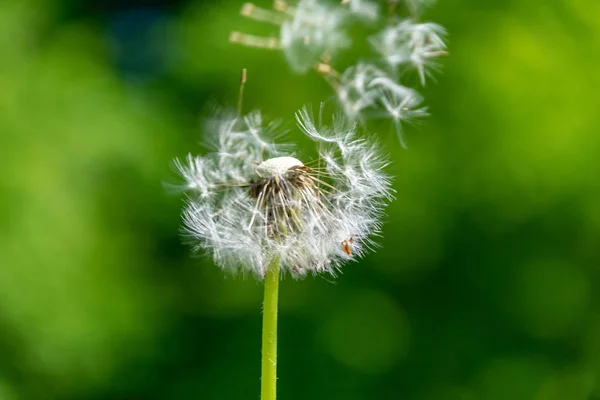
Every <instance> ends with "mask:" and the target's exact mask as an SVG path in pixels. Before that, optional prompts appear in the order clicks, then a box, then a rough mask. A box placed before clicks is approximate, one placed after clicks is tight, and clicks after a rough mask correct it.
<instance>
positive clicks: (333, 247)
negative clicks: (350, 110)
mask: <svg viewBox="0 0 600 400" xmlns="http://www.w3.org/2000/svg"><path fill="white" fill-rule="evenodd" d="M297 120H298V126H299V128H300V130H301V131H302V132H303V133H304V134H305V135H307V136H308V137H309V138H310V139H312V140H313V141H314V142H315V143H316V144H318V154H319V158H318V159H317V160H315V161H313V162H312V163H306V164H305V163H303V162H302V161H301V160H300V159H299V158H296V156H295V155H293V154H291V153H289V151H288V150H287V149H286V147H285V146H284V147H281V146H278V145H276V144H275V143H274V142H273V141H272V140H270V139H269V135H272V134H273V133H274V132H269V131H270V130H272V129H270V128H269V125H268V124H267V125H266V127H265V125H264V123H263V121H262V118H261V117H260V114H259V113H257V112H255V113H252V114H250V115H247V116H244V117H235V116H234V115H233V114H232V115H227V114H223V115H221V116H219V118H218V121H216V123H215V121H213V124H211V126H212V127H216V128H217V129H215V130H214V131H213V132H214V134H215V135H217V137H216V138H215V144H216V151H215V152H212V153H209V154H207V155H204V156H192V155H188V156H187V157H186V159H185V161H176V162H175V165H176V167H177V169H178V170H179V171H180V173H181V175H182V176H183V178H184V179H185V182H186V188H187V189H188V191H189V193H190V197H189V200H188V202H187V206H186V209H185V211H184V214H183V215H184V216H183V219H184V224H185V229H186V232H187V234H188V235H189V236H190V239H191V240H192V241H193V242H194V243H195V245H196V247H197V249H198V250H201V249H204V250H207V251H208V252H210V253H212V255H213V257H214V260H215V262H216V264H218V265H219V266H220V267H221V268H223V269H225V270H229V271H232V272H241V273H244V274H251V275H253V276H255V277H256V278H257V279H263V278H264V276H265V274H266V272H267V271H266V268H267V265H269V263H270V262H271V261H272V260H273V259H275V258H276V257H277V258H278V259H279V260H280V263H281V270H282V272H283V273H290V274H291V275H292V276H294V277H303V276H305V275H306V274H308V273H323V272H325V273H330V274H334V273H335V272H336V270H337V269H338V268H339V267H340V266H341V265H342V263H344V262H346V261H348V260H351V259H354V258H356V257H360V256H362V255H363V254H364V253H365V252H366V250H367V249H369V248H370V247H372V245H373V241H372V236H373V235H374V234H377V233H378V231H379V229H380V226H381V217H382V210H383V207H384V206H385V204H386V203H387V201H388V200H390V199H391V197H392V189H391V187H390V179H389V177H388V176H387V175H386V174H385V173H384V172H383V168H384V167H385V166H386V164H387V161H386V159H385V157H383V156H382V154H381V152H380V150H379V149H378V147H377V145H376V144H374V143H372V142H370V141H369V140H367V139H361V138H358V137H357V135H356V125H355V124H353V123H351V122H348V121H347V120H345V119H343V118H334V121H333V123H332V125H331V126H320V125H318V124H316V123H315V122H314V120H313V118H312V116H311V114H310V112H309V111H308V110H307V109H304V110H302V111H300V112H298V114H297ZM259 122H260V124H259Z"/></svg>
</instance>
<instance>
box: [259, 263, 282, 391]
mask: <svg viewBox="0 0 600 400" xmlns="http://www.w3.org/2000/svg"><path fill="white" fill-rule="evenodd" d="M279 259H280V257H279V256H275V257H274V258H273V261H271V263H270V264H269V266H268V267H267V276H266V277H265V293H264V302H263V331H262V361H261V374H262V378H261V387H260V398H261V400H275V399H276V397H277V301H278V298H279Z"/></svg>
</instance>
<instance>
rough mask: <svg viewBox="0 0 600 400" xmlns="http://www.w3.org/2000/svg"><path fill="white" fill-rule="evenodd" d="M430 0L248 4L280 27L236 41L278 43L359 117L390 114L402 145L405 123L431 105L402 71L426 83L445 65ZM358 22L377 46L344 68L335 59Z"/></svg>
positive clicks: (252, 12) (247, 10)
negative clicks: (426, 16) (426, 15)
mask: <svg viewBox="0 0 600 400" xmlns="http://www.w3.org/2000/svg"><path fill="white" fill-rule="evenodd" d="M428 3H430V2H428V1H424V0H405V1H404V2H400V1H398V0H389V1H380V2H375V1H368V0H343V1H341V2H338V3H335V2H327V1H324V0H300V1H298V2H297V3H296V4H290V3H288V2H286V1H282V0H278V1H275V2H274V4H273V9H272V10H269V9H264V8H260V7H257V6H256V5H254V4H252V3H246V4H244V6H243V7H242V15H244V16H246V17H248V18H252V19H255V20H259V21H264V22H270V23H272V24H273V25H275V26H276V27H277V30H276V31H275V32H274V34H273V35H272V36H268V37H258V36H254V35H250V34H245V33H241V32H232V34H231V36H230V40H231V41H232V42H236V43H240V44H243V45H247V46H254V47H262V48H268V49H276V50H280V51H282V52H283V54H284V55H285V58H286V60H287V61H288V65H289V66H290V68H291V69H292V70H293V71H294V72H296V73H299V74H304V73H307V72H308V71H310V70H315V71H317V72H318V73H320V74H321V75H322V76H323V77H324V78H325V80H326V81H327V82H328V83H329V84H330V85H331V87H332V88H333V89H334V92H335V98H336V99H337V102H338V103H339V104H340V105H341V108H342V109H343V110H344V112H345V113H346V116H347V117H348V118H350V119H352V120H354V121H358V122H360V123H364V122H365V121H366V119H369V118H386V119H390V120H391V121H393V124H394V127H395V129H396V132H397V133H398V136H399V138H400V141H401V143H402V145H403V146H404V141H403V138H402V124H403V123H406V122H411V121H414V120H415V119H418V118H420V117H423V116H426V115H427V108H426V107H425V106H423V105H422V104H423V97H422V96H421V95H420V94H419V92H418V91H417V90H416V89H415V88H414V87H411V85H409V84H407V83H406V82H403V81H401V77H402V78H403V79H406V81H407V82H409V81H410V76H411V72H414V74H412V75H416V76H417V77H418V79H417V81H418V84H420V85H422V86H424V85H425V84H426V81H427V79H428V78H429V77H431V76H432V73H433V72H435V71H436V70H437V69H438V67H439V65H438V62H437V59H438V58H439V57H441V56H444V55H446V54H447V52H446V44H445V36H446V31H445V29H444V28H443V27H442V26H440V25H438V24H435V23H432V22H420V19H421V17H422V13H423V11H424V10H425V9H426V6H427V5H428ZM356 24H363V25H364V26H365V28H366V29H368V30H370V31H372V35H370V36H369V37H367V38H366V41H367V42H368V43H369V44H370V46H371V49H372V53H371V54H369V55H367V56H366V57H360V59H358V60H357V61H356V63H355V64H354V65H346V66H342V67H343V68H342V69H341V70H340V71H342V72H338V68H339V66H337V65H335V60H336V59H337V56H338V55H339V54H340V53H341V52H343V51H345V50H349V49H350V48H351V47H352V45H353V41H352V38H351V35H350V31H351V30H352V28H353V27H354V26H356ZM407 77H408V78H407ZM412 86H416V85H412Z"/></svg>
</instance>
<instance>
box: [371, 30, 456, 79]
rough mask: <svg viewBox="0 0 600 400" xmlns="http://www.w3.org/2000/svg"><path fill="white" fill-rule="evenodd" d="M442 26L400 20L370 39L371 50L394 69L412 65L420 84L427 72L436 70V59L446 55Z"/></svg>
mask: <svg viewBox="0 0 600 400" xmlns="http://www.w3.org/2000/svg"><path fill="white" fill-rule="evenodd" d="M445 36H446V30H445V29H444V27H443V26H441V25H438V24H435V23H432V22H426V23H415V22H413V21H411V20H408V19H407V20H403V21H400V22H399V23H397V24H395V25H392V26H389V27H387V28H385V29H384V30H383V31H381V32H379V33H378V34H377V35H375V36H372V37H371V38H370V42H371V44H372V46H373V48H374V49H375V50H376V51H377V52H378V53H379V54H381V55H382V56H383V58H384V60H385V61H386V62H387V63H388V64H389V65H390V66H391V67H393V68H397V67H399V66H412V67H413V68H415V69H416V70H417V72H418V74H419V78H420V80H421V84H422V85H425V78H426V76H427V75H429V74H430V70H432V69H434V70H435V69H436V68H437V62H436V58H438V57H440V56H443V55H445V54H446V44H445V41H444V38H445Z"/></svg>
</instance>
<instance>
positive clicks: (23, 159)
mask: <svg viewBox="0 0 600 400" xmlns="http://www.w3.org/2000/svg"><path fill="white" fill-rule="evenodd" d="M147 3H148V4H142V3H141V2H131V5H130V6H128V8H126V7H125V6H123V4H121V3H119V2H98V4H96V3H95V2H86V1H76V0H70V1H59V0H3V1H2V2H0V170H1V172H2V173H1V175H0V399H1V400H21V399H25V400H30V399H31V400H37V399H59V400H75V399H77V400H92V399H174V400H178V399H219V400H222V399H257V398H258V397H259V385H260V382H259V372H260V366H259V361H260V347H259V345H260V326H261V314H260V313H261V289H262V288H261V285H260V284H258V283H256V282H254V281H252V280H248V279H246V280H244V279H241V278H233V277H229V276H224V275H223V273H222V272H221V271H220V270H219V269H218V268H216V267H215V266H214V265H213V263H212V261H211V260H210V258H209V257H205V256H203V255H200V256H194V255H193V254H191V251H190V249H189V248H187V247H186V246H184V245H182V244H180V236H179V226H180V216H179V213H180V209H181V206H182V200H181V196H180V194H178V193H176V192H173V191H172V190H169V189H168V185H167V187H165V183H169V182H176V174H175V173H174V171H173V169H172V166H171V160H172V159H173V158H174V157H178V156H184V155H185V154H187V152H192V153H198V152H202V151H203V148H202V147H201V146H200V145H199V144H198V142H200V141H201V140H202V130H201V124H200V121H201V115H202V113H203V112H204V111H205V110H206V109H207V106H206V104H209V103H210V102H211V101H216V102H219V103H225V104H234V103H235V99H236V96H237V85H238V79H239V71H240V69H241V68H242V67H246V68H248V73H249V82H248V85H247V88H246V97H245V105H246V107H247V108H248V109H250V108H258V107H260V108H261V109H262V110H263V111H264V112H265V113H266V114H268V115H270V116H273V117H276V118H282V119H284V120H285V121H287V122H288V127H289V128H290V130H291V133H290V137H291V138H294V137H295V136H296V135H297V134H298V133H297V132H295V131H294V129H295V128H294V123H293V113H294V111H295V110H297V109H298V108H299V107H301V106H302V105H303V104H305V103H312V104H314V105H316V104H317V103H318V101H320V100H321V99H326V98H328V97H329V96H331V93H330V92H329V89H328V87H327V86H326V85H325V84H324V83H323V81H322V80H321V79H319V77H318V76H315V75H306V76H296V75H293V74H291V73H290V72H289V69H288V68H287V66H286V65H285V61H284V60H283V58H282V56H281V55H280V54H278V53H271V52H268V51H261V50H254V49H248V48H243V47H239V46H235V45H232V44H229V43H228V42H227V37H228V34H229V32H230V31H231V30H242V31H245V32H252V33H265V32H267V33H268V32H269V31H270V29H271V28H269V27H265V26H263V25H261V24H257V23H255V22H252V21H247V20H244V19H242V18H241V17H240V16H239V14H238V11H239V7H240V2H238V1H227V2H199V1H184V2H178V3H177V4H175V3H173V4H170V5H166V6H164V7H162V8H157V7H154V8H152V7H150V5H152V3H153V2H147ZM266 3H267V4H268V2H266ZM107 4H108V5H107ZM259 4H260V2H259ZM142 9H143V10H145V11H144V12H146V14H132V10H133V11H135V10H142ZM148 10H151V11H152V10H154V11H152V12H151V13H149V14H148V13H147V11H148ZM156 10H159V11H160V12H158V11H156ZM131 15H134V17H131ZM136 15H137V16H136ZM139 15H146V16H147V15H151V16H152V18H150V20H151V21H152V23H149V24H147V25H142V27H141V28H140V29H137V30H132V31H130V30H129V29H130V27H131V26H134V27H135V26H136V22H135V21H138V20H144V19H143V18H141V17H139ZM123 16H125V17H123ZM157 16H158V17H157ZM117 17H118V18H117ZM132 18H133V19H132ZM426 19H427V20H433V21H436V22H439V23H441V24H442V25H444V26H445V27H447V29H448V31H449V32H450V35H449V40H448V43H449V50H450V53H451V55H450V57H448V58H446V59H444V70H443V74H441V75H439V76H438V78H437V83H435V84H430V85H428V86H427V88H426V89H425V94H426V98H427V102H428V104H429V106H430V111H431V114H432V116H431V117H430V118H428V119H427V120H426V121H425V122H424V123H423V124H422V125H420V126H418V127H413V128H410V129H409V130H408V131H407V135H406V140H407V143H408V146H409V149H408V150H403V149H401V147H400V146H399V145H398V142H397V140H396V138H395V137H394V134H393V133H392V132H391V131H390V129H389V127H387V126H383V125H382V126H376V127H375V128H377V130H378V131H377V132H376V133H377V134H378V136H379V137H380V138H381V140H382V141H383V142H384V144H385V145H386V149H387V150H388V151H389V152H390V154H391V156H392V159H393V164H392V166H391V167H390V173H392V174H393V175H394V176H395V182H394V188H395V189H396V190H397V200H396V201H395V202H394V203H393V204H392V205H391V206H390V207H389V208H388V211H387V216H386V221H385V226H384V229H383V236H382V238H381V239H380V243H381V248H380V249H379V251H377V252H376V253H373V254H370V255H369V256H367V257H366V258H365V259H363V260H361V261H360V262H358V263H353V264H349V265H347V266H346V267H345V268H344V270H343V274H342V275H340V276H339V277H337V278H336V279H331V278H327V277H318V278H308V279H306V280H304V281H291V280H285V281H284V282H283V283H282V285H281V298H280V305H281V314H280V338H279V341H280V364H279V365H280V366H279V393H280V398H281V399H289V400H291V399H343V400H363V399H369V400H380V399H381V400H383V399H386V400H387V399H403V400H586V399H590V400H591V399H600V297H599V296H598V294H597V293H598V288H599V287H600V269H599V267H600V250H599V245H600V179H599V177H600V157H599V156H600V154H599V153H600V152H599V150H600V135H599V130H600V112H599V109H600V101H599V96H600V73H599V72H600V2H598V1H597V0H531V1H513V0H510V1H500V0H498V1H491V0H490V1H478V0H453V1H452V0H447V1H440V2H439V4H438V5H437V6H436V7H434V8H432V9H431V10H430V11H428V13H427V14H426ZM115 21H116V22H115ZM132 21H133V22H132ZM115 27H116V28H115ZM115 32H117V33H116V34H115ZM123 32H124V33H123ZM132 32H133V33H132ZM357 51H361V50H360V49H357ZM355 56H356V54H355ZM300 143H301V144H300V148H299V151H303V146H304V145H306V142H305V141H303V142H302V141H301V142H300Z"/></svg>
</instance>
